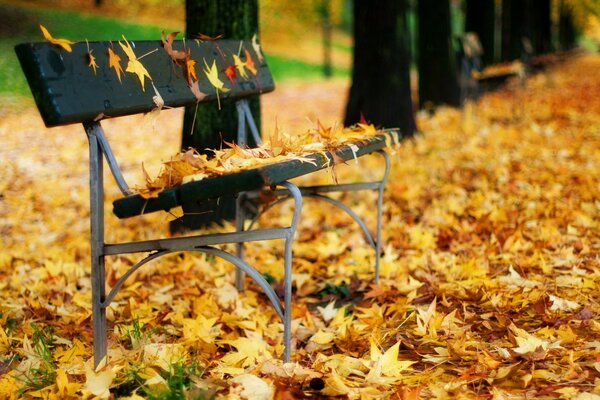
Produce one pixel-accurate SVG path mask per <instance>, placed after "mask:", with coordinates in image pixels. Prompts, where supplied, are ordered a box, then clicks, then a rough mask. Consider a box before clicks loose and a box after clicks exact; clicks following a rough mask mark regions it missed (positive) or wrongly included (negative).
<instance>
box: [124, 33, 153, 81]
mask: <svg viewBox="0 0 600 400" xmlns="http://www.w3.org/2000/svg"><path fill="white" fill-rule="evenodd" d="M123 40H124V41H125V44H123V43H121V42H120V41H119V45H120V46H121V48H122V49H123V51H124V52H125V55H127V58H128V59H129V61H128V63H127V68H125V71H126V72H130V73H132V74H135V75H136V76H137V77H138V80H139V81H140V84H141V85H142V91H145V89H144V81H145V78H148V79H150V80H152V78H151V77H150V74H149V73H148V71H147V70H146V67H144V65H142V63H141V62H140V61H139V60H138V59H137V57H136V55H135V53H134V52H133V49H132V48H131V45H130V44H129V42H128V41H127V39H126V38H125V36H123Z"/></svg>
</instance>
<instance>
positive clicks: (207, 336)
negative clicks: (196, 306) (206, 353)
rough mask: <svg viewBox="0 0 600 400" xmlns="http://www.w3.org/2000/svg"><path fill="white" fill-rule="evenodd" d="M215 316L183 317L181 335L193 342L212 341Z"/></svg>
mask: <svg viewBox="0 0 600 400" xmlns="http://www.w3.org/2000/svg"><path fill="white" fill-rule="evenodd" d="M216 322H217V318H206V317H204V316H203V315H199V316H198V317H197V318H196V319H193V318H185V319H184V320H183V337H184V339H185V340H187V341H190V342H195V341H198V340H202V341H204V342H205V343H213V342H214V340H215V336H216V333H215V328H214V326H215V323H216Z"/></svg>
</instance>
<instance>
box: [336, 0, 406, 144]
mask: <svg viewBox="0 0 600 400" xmlns="http://www.w3.org/2000/svg"><path fill="white" fill-rule="evenodd" d="M353 4H354V56H353V59H354V61H353V70H352V86H351V88H350V96H349V99H348V104H347V106H346V116H345V118H344V124H345V125H352V124H355V123H357V122H359V121H360V119H361V114H362V115H364V117H365V118H366V119H367V120H368V121H370V122H372V123H374V124H375V125H378V126H383V127H390V128H391V127H396V128H400V130H401V131H402V134H403V135H405V136H410V135H412V134H413V133H414V131H415V129H416V125H415V119H414V113H413V105H412V100H411V91H410V33H409V29H408V21H407V1H406V0H378V1H369V0H354V3H353Z"/></svg>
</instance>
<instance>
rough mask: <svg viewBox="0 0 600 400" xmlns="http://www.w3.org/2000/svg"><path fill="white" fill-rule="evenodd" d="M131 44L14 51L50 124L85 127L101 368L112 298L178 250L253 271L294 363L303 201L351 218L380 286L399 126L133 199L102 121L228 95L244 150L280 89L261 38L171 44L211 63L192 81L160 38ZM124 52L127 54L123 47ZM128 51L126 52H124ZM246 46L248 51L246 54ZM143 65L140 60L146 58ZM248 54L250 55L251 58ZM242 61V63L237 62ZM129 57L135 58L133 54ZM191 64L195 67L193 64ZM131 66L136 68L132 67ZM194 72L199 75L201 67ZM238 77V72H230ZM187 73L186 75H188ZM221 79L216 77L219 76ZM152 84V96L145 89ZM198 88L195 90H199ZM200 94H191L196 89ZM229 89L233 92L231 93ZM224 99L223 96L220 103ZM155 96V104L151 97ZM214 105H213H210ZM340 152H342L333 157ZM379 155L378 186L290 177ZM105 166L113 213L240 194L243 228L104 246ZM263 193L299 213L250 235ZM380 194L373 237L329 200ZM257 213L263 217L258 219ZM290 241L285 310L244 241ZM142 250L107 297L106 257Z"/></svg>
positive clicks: (35, 46) (29, 46)
mask: <svg viewBox="0 0 600 400" xmlns="http://www.w3.org/2000/svg"><path fill="white" fill-rule="evenodd" d="M125 44H127V45H128V46H130V47H129V49H130V52H128V51H126V50H125V47H123V46H122V45H121V46H117V42H89V43H87V42H82V43H76V44H74V45H73V46H72V52H67V51H66V50H65V49H63V48H61V47H59V46H56V45H53V44H51V43H23V44H20V45H17V46H16V47H15V51H16V53H17V56H18V58H19V61H20V63H21V67H22V69H23V72H24V74H25V76H26V77H27V81H28V82H29V86H30V88H31V91H32V93H33V96H34V98H35V101H36V104H37V106H38V109H39V111H40V114H41V116H42V118H43V120H44V122H45V124H46V126H48V127H54V126H59V125H66V124H72V123H82V124H83V127H84V129H85V132H86V134H87V137H88V140H89V163H90V180H89V182H90V225H91V280H92V315H93V316H92V319H93V334H94V361H95V364H96V365H98V364H99V363H100V361H101V360H102V359H103V358H104V357H105V356H106V354H107V346H108V344H107V320H106V308H107V307H108V306H109V304H110V303H111V302H112V301H113V299H114V298H115V296H116V295H117V293H118V292H119V290H120V288H121V287H122V285H123V284H124V282H125V281H126V280H127V279H128V278H129V277H130V276H131V275H132V274H133V273H134V272H135V271H136V270H138V269H139V268H140V267H142V266H143V265H145V264H146V263H148V262H149V261H152V260H154V259H156V258H158V257H160V256H163V255H166V254H169V253H173V252H181V251H194V252H202V253H207V254H211V255H213V256H216V257H221V258H223V259H225V260H227V261H229V262H231V263H232V264H234V265H235V266H236V267H237V268H236V284H237V287H238V288H240V289H241V288H242V286H243V276H244V274H247V275H248V276H250V278H252V279H253V280H254V281H255V282H256V283H257V284H258V286H259V287H260V288H261V289H262V290H263V291H264V293H265V294H266V296H267V297H268V299H269V300H270V302H271V303H272V305H273V307H274V308H275V310H276V312H277V314H278V315H279V317H280V318H281V319H282V321H283V326H284V328H283V330H284V334H283V341H284V345H285V351H284V355H283V358H284V360H285V361H286V362H288V361H289V360H290V352H291V345H290V343H291V303H292V240H293V237H294V233H295V231H296V228H297V226H298V220H299V218H300V212H301V208H302V199H303V197H307V196H309V197H314V198H317V199H321V200H324V201H327V202H329V203H331V204H333V205H335V206H337V207H338V208H340V209H341V210H342V211H344V212H345V213H347V214H348V215H349V216H350V217H351V218H352V219H354V220H355V221H356V222H357V223H358V224H359V226H360V227H361V229H362V230H363V232H364V234H365V236H366V238H367V241H368V242H369V243H370V245H371V246H372V247H373V248H374V249H375V259H376V261H375V280H376V281H377V280H378V279H379V258H380V253H381V215H382V201H383V190H384V186H385V183H386V180H387V176H388V171H389V166H390V160H389V157H388V155H387V154H386V153H385V152H383V149H384V148H385V147H386V146H387V145H389V144H390V143H394V144H396V143H398V139H399V138H398V132H397V131H395V130H382V131H378V132H377V133H376V134H375V135H372V136H368V137H365V139H364V140H358V141H355V142H353V143H349V144H347V145H342V146H340V147H339V148H337V149H336V150H331V151H323V152H317V153H314V154H308V155H306V156H303V160H298V159H290V160H285V161H279V162H276V163H273V164H268V165H262V166H259V167H256V168H252V169H247V170H243V171H240V172H235V173H231V174H226V175H222V176H218V177H214V178H206V179H202V180H199V181H193V182H189V183H185V184H182V185H180V186H177V187H174V188H170V189H166V190H164V191H162V192H161V193H160V194H159V195H158V196H157V197H156V198H150V199H146V198H143V197H142V196H140V195H138V194H134V193H133V192H132V191H131V190H130V189H129V187H128V185H127V183H126V182H125V179H124V177H123V174H122V173H121V170H120V168H119V165H118V164H117V161H116V159H115V157H114V155H113V152H112V150H111V147H110V144H109V142H108V140H107V137H106V136H105V134H104V131H103V129H102V126H101V120H102V119H105V118H113V117H120V116H126V115H132V114H139V113H147V112H150V111H152V110H154V109H156V108H157V104H158V103H157V101H156V100H157V99H156V96H159V97H160V98H161V100H162V101H164V105H165V106H168V107H181V106H185V105H190V104H191V105H194V104H197V103H198V102H199V101H200V102H201V103H209V102H219V101H220V100H221V98H229V99H234V100H236V104H237V110H238V144H240V145H243V144H245V143H246V136H247V130H248V128H249V130H250V131H251V134H252V135H253V136H254V138H255V140H256V141H257V143H259V142H260V137H259V133H258V131H257V129H256V126H255V124H254V120H253V118H252V114H251V113H250V109H249V107H248V103H247V101H246V100H245V98H246V97H247V96H249V95H254V94H261V93H265V92H270V91H272V90H273V89H274V84H273V80H272V78H271V75H270V72H269V69H268V67H267V64H266V63H265V61H264V58H263V56H262V54H261V52H260V48H259V47H258V46H257V44H256V42H250V41H240V40H217V41H206V42H200V41H194V40H186V41H179V42H177V43H175V44H173V45H172V48H171V46H168V47H169V48H170V49H171V51H173V49H179V51H181V52H187V54H188V57H190V58H192V59H193V60H197V61H198V63H199V64H200V63H202V64H204V65H205V66H206V68H207V69H205V70H204V71H205V73H206V77H201V78H200V79H198V80H197V81H195V82H193V81H191V80H190V79H189V78H186V74H185V72H184V70H183V69H182V68H180V67H179V66H178V65H176V63H174V61H173V58H172V57H171V56H170V55H169V54H168V52H167V51H165V50H166V47H167V46H166V45H165V46H164V45H163V42H161V41H130V42H125ZM119 47H121V48H119ZM122 49H123V51H121V50H122ZM242 49H243V50H244V51H243V52H242ZM110 52H113V53H114V54H117V55H120V57H121V58H122V59H124V60H125V61H126V60H127V57H128V56H131V55H133V58H134V59H135V60H138V62H143V66H144V67H145V69H146V71H147V73H148V75H149V76H150V77H151V81H150V80H149V79H146V78H145V77H144V76H136V75H135V74H134V73H125V72H122V71H121V72H120V73H118V71H117V69H116V68H113V67H110V66H109V64H112V63H113V62H114V58H113V59H112V61H111V60H110V59H109V54H110ZM90 54H93V56H94V57H95V58H94V60H95V62H96V63H97V69H93V68H91V67H90V64H91V62H90V60H91V58H90ZM142 55H144V56H143V59H141V61H140V60H139V59H138V58H137V57H142ZM244 55H245V58H244ZM240 56H241V57H242V58H244V59H245V61H244V62H245V63H247V64H248V65H250V66H253V67H254V71H252V69H250V71H244V72H246V73H245V74H243V73H240V74H238V75H237V76H235V80H232V84H231V85H230V87H225V86H222V88H225V90H221V91H220V92H221V93H219V90H218V89H217V88H216V87H214V84H213V86H211V85H210V82H208V81H207V79H206V78H209V76H208V72H206V71H207V70H208V69H209V68H210V67H209V66H210V65H211V64H212V65H213V67H215V66H216V70H215V71H218V76H220V77H221V78H222V79H223V81H225V82H227V83H228V86H229V81H228V80H227V78H225V74H224V72H223V71H225V70H226V68H227V67H230V66H232V65H236V64H237V63H238V62H239V63H241V62H242V58H240ZM236 58H237V60H236ZM130 60H131V57H130ZM191 68H194V66H193V65H192V66H191ZM127 70H129V68H127ZM194 72H195V71H194ZM230 75H231V74H230ZM188 76H189V74H188ZM215 76H217V75H215ZM144 81H145V90H143V88H142V84H143V82H144ZM193 83H196V84H197V86H196V87H195V89H194V87H193V85H192V84H193ZM193 89H194V90H193ZM227 89H229V90H227ZM219 96H220V98H219ZM153 97H154V99H153ZM210 106H214V107H216V106H217V105H216V104H213V105H210ZM334 152H335V154H333V153H334ZM371 153H375V154H379V155H381V156H383V158H384V161H385V169H384V171H383V173H382V177H381V179H380V180H377V181H373V182H358V183H350V184H340V185H326V186H312V187H298V186H296V185H295V184H293V183H291V182H290V181H289V180H290V179H292V178H296V177H299V176H302V175H306V174H309V173H311V172H314V171H317V170H321V169H323V168H326V167H327V166H329V165H332V164H333V163H334V161H335V162H339V161H340V160H343V161H348V160H352V159H354V158H356V157H360V156H362V155H365V154H371ZM105 163H106V164H108V167H109V168H110V171H111V172H112V175H113V177H114V179H115V181H116V184H117V185H118V187H119V188H120V190H121V192H122V193H123V197H122V198H120V199H118V200H116V201H114V203H113V211H114V214H115V215H116V216H117V217H118V218H128V217H134V216H138V215H141V214H145V213H150V212H155V211H160V210H169V209H171V208H174V207H178V206H181V205H183V204H187V203H191V202H202V201H207V200H209V199H214V198H218V197H221V196H225V195H236V196H237V212H236V219H237V225H236V227H237V229H236V232H228V233H210V234H201V235H191V236H185V237H176V238H161V239H155V240H147V241H137V242H128V243H106V242H105V238H104V233H105V232H104V222H105V216H104V182H103V167H104V164H105ZM261 190H268V191H271V192H272V193H273V194H274V195H276V196H278V198H279V200H277V201H276V202H275V203H273V204H271V205H274V204H276V203H278V202H281V201H283V200H285V199H291V200H293V202H294V211H293V215H292V216H291V222H290V224H289V225H288V226H285V227H281V228H270V229H252V228H253V225H254V223H255V222H256V219H257V218H258V216H257V217H255V218H254V220H253V221H251V223H250V225H249V226H246V223H245V222H246V215H245V212H244V207H242V206H243V203H244V201H246V199H249V198H250V199H251V198H256V197H258V193H259V192H260V191H261ZM358 190H376V191H377V193H378V197H377V226H376V231H375V234H374V235H373V234H371V233H370V232H369V230H368V229H367V227H366V224H365V223H364V222H363V221H362V220H361V218H359V217H358V215H357V214H356V213H354V212H353V211H352V210H351V209H350V208H349V207H348V206H346V205H344V204H343V203H341V202H340V201H339V200H336V199H334V198H331V197H328V196H327V193H331V192H340V191H358ZM259 216H260V214H259ZM273 239H284V262H283V264H284V301H283V306H282V304H281V302H280V299H279V298H278V296H277V294H276V293H275V291H274V290H273V288H272V287H271V286H270V285H269V284H268V282H267V281H266V280H265V278H264V277H263V276H262V275H261V273H260V272H259V271H258V270H257V269H255V268H254V267H252V266H250V265H249V264H248V263H247V262H245V261H244V260H243V244H244V243H245V242H252V241H261V240H273ZM230 243H235V244H236V246H237V251H236V254H231V253H228V252H226V251H224V250H222V249H220V248H217V247H215V246H217V245H222V244H230ZM128 253H145V254H142V256H141V257H142V258H141V259H140V261H138V262H137V264H135V265H133V266H132V267H131V268H130V269H129V270H128V271H127V272H126V273H125V274H124V275H123V276H122V277H120V279H119V280H118V281H117V283H116V284H115V285H114V287H112V288H111V289H110V290H108V292H107V291H106V289H105V286H106V280H105V264H104V261H105V258H106V257H107V256H114V255H118V254H128Z"/></svg>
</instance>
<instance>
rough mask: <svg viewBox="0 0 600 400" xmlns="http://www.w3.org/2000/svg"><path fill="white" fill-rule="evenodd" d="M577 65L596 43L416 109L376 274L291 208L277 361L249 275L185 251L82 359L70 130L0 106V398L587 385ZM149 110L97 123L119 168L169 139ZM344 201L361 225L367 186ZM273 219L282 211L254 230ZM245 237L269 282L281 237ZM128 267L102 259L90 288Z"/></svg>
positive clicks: (396, 172)
mask: <svg viewBox="0 0 600 400" xmlns="http://www.w3.org/2000/svg"><path fill="white" fill-rule="evenodd" d="M598 70H600V57H599V56H598V55H593V56H584V57H578V58H576V59H573V60H570V61H568V62H566V63H565V64H563V65H561V66H558V67H555V68H553V69H550V70H548V71H546V72H544V73H541V74H538V75H535V76H533V77H530V78H529V79H528V80H527V86H526V87H525V88H523V87H521V86H520V85H514V86H512V85H509V86H508V87H507V88H506V89H505V90H502V91H499V92H495V93H491V94H487V95H485V96H484V97H483V98H482V99H481V100H480V101H479V102H478V103H477V104H474V105H471V106H468V107H467V108H466V109H465V110H463V111H461V110H456V109H440V110H438V111H437V112H436V113H435V114H434V115H426V114H422V115H419V126H420V129H421V130H422V132H423V135H422V136H419V137H417V138H416V139H415V140H414V141H409V142H407V143H405V145H404V146H402V147H401V148H400V149H399V150H398V151H397V153H396V155H395V158H396V161H395V163H394V167H393V171H392V173H391V176H390V181H389V185H388V187H387V189H386V194H385V203H384V204H385V205H384V219H385V222H384V232H383V236H384V241H385V254H384V256H383V259H382V265H381V272H382V279H381V282H380V284H379V285H374V284H373V281H372V278H373V260H374V257H373V252H372V249H371V248H370V247H369V246H367V244H366V243H365V242H364V240H363V239H362V238H361V236H360V232H359V229H358V228H357V227H356V226H355V225H354V224H353V223H352V221H351V220H349V218H347V217H346V216H344V215H343V214H342V213H339V212H336V211H335V210H333V209H330V208H328V207H327V206H324V205H323V204H320V203H314V204H313V203H311V202H310V201H309V200H307V202H306V203H307V204H306V205H305V208H304V210H303V214H302V218H301V226H300V230H299V233H298V237H297V240H296V243H295V245H294V265H293V270H294V276H293V284H294V305H293V309H292V312H293V329H292V330H293V332H292V337H293V345H294V346H295V348H294V351H293V352H292V363H290V364H283V363H282V362H281V361H280V358H281V355H282V353H283V347H282V337H281V336H282V326H281V321H280V320H279V319H278V317H277V315H276V313H275V312H274V311H273V309H272V307H270V306H269V302H268V300H267V299H266V297H265V296H264V295H263V294H261V293H260V291H259V289H258V288H257V287H256V286H255V285H253V284H252V283H251V282H248V285H247V286H248V290H246V291H244V292H241V293H238V292H237V291H236V290H235V289H234V287H233V272H234V271H233V268H232V267H231V266H230V265H229V264H227V263H226V262H224V261H222V260H220V259H215V258H212V257H207V256H203V255H197V254H187V253H186V254H180V255H173V256H169V257H164V258H160V259H159V260H157V261H155V262H153V263H150V264H149V265H147V266H145V267H144V268H142V269H141V270H140V271H138V272H137V273H136V274H135V275H134V277H133V278H131V279H129V280H128V281H127V282H126V284H125V285H124V288H123V290H122V291H121V292H120V294H119V295H118V296H117V298H116V301H115V302H114V303H113V304H112V305H111V306H110V307H109V308H108V310H107V313H108V319H109V327H110V329H109V348H110V350H109V357H108V359H107V360H106V362H105V363H103V364H102V365H101V366H100V367H99V368H97V369H95V368H93V363H92V337H91V336H92V335H91V321H90V315H91V309H90V296H91V294H90V278H89V243H88V229H89V226H88V222H87V221H88V197H87V193H86V192H85V191H82V190H81V189H82V188H83V187H85V186H86V179H87V175H86V167H87V165H86V154H87V151H86V143H85V138H84V135H83V132H80V131H81V128H80V127H66V128H60V130H61V131H57V130H54V131H53V132H52V134H49V135H44V136H43V138H44V140H43V141H42V140H39V138H40V136H39V134H40V130H41V129H42V128H41V123H40V122H32V121H37V120H36V119H35V118H37V117H34V116H35V114H36V111H34V110H28V111H23V112H21V113H20V114H18V115H13V116H7V117H6V118H3V120H2V122H0V137H1V138H2V142H3V143H5V144H7V145H6V146H5V147H4V148H3V157H2V158H3V160H6V162H3V163H1V165H0V176H2V179H0V193H2V197H1V198H0V221H1V222H0V234H1V237H2V241H3V246H2V251H1V252H0V277H1V279H0V299H1V301H0V312H1V316H0V349H1V352H0V397H2V398H18V397H20V396H27V397H40V398H50V399H52V398H55V399H65V398H110V397H111V396H112V397H114V398H130V399H139V398H214V397H216V398H233V399H235V398H243V399H269V398H278V399H291V398H301V397H303V396H312V397H316V398H318V397H320V396H340V397H341V398H351V399H355V398H373V397H377V398H392V399H393V398H396V399H417V398H432V397H436V398H482V399H483V398H485V399H489V398H493V399H508V398H524V397H527V398H570V399H578V400H583V399H595V398H599V397H600V387H599V385H600V323H599V322H598V315H599V313H600V294H599V293H600V292H599V290H598V287H599V284H600V234H599V232H600V229H599V228H600V226H599V224H600V200H599V199H600V174H599V172H598V171H600V165H599V164H600V131H599V128H598V127H600V103H599V102H598V101H597V99H598V98H599V97H600V76H599V75H598V73H597V71H598ZM338 90H339V92H340V93H343V92H344V90H345V88H344V87H342V86H340V87H339V88H338ZM308 92H310V91H309V90H307V91H305V93H308ZM318 98H319V96H315V99H314V101H315V102H318ZM340 98H343V96H340ZM302 101H303V102H306V98H304V97H303V98H302ZM275 103H279V108H277V107H274V109H273V110H271V112H274V113H278V114H283V111H284V110H285V109H292V110H294V112H297V111H298V110H297V109H295V108H293V107H286V103H285V101H280V102H275ZM168 112H172V110H169V111H163V113H168ZM178 115H179V116H180V114H178ZM169 117H170V118H167V119H165V122H162V123H161V122H159V123H157V126H158V128H159V134H156V135H150V136H148V132H147V131H146V129H147V127H144V128H146V129H141V128H140V127H141V126H142V125H143V121H141V120H140V119H136V118H127V119H125V121H124V122H120V121H116V120H115V121H113V120H110V121H107V122H106V124H105V125H106V129H107V131H108V132H109V135H110V132H112V131H113V130H112V129H111V128H115V127H118V128H119V129H115V130H114V131H115V132H119V131H123V130H124V129H125V130H126V131H127V132H129V134H128V135H121V136H115V137H111V138H110V139H111V141H112V142H113V146H114V147H115V148H116V149H119V148H125V149H127V153H120V152H119V150H117V156H119V157H120V160H121V163H122V164H123V165H124V167H125V169H126V173H127V175H128V176H129V175H131V174H133V173H134V172H132V171H135V170H138V169H139V161H140V160H141V159H145V160H146V161H148V160H147V157H148V148H149V147H151V148H164V147H165V146H168V144H170V145H171V146H176V145H177V143H172V141H173V140H172V134H171V133H170V132H169V133H164V134H163V129H164V132H166V131H167V129H168V128H177V126H175V124H174V123H173V122H172V121H173V120H174V119H176V118H172V116H171V115H169ZM119 124H122V125H119ZM126 124H129V125H126ZM16 132H18V134H15V133H16ZM115 142H116V143H115ZM233 151H239V150H233ZM154 161H157V160H154ZM359 163H360V167H359V168H356V167H355V165H354V163H349V165H348V166H341V167H340V169H339V170H338V171H336V173H337V175H338V178H339V179H340V180H342V179H354V178H359V177H360V178H363V177H365V176H368V175H369V174H377V173H379V172H378V171H379V169H378V168H377V167H378V166H379V165H380V164H379V163H380V160H378V159H377V158H376V157H373V159H372V160H371V159H367V158H361V159H359ZM324 179H328V178H324ZM107 181H108V179H107ZM311 182H312V181H311ZM117 192H118V190H117V189H116V188H113V189H111V190H109V192H108V193H107V197H108V198H107V204H109V203H108V202H110V201H111V200H112V199H113V198H115V197H116V196H117V195H118V194H117ZM343 200H344V201H347V202H348V203H352V204H353V205H354V207H355V209H356V211H357V212H358V213H359V214H361V215H365V216H367V223H368V224H371V226H372V224H373V223H374V221H375V216H374V215H372V214H373V204H375V197H374V196H370V195H369V194H357V193H350V194H347V195H345V196H344V198H343ZM289 217H290V213H289V209H288V208H286V206H285V205H284V206H282V207H281V208H276V209H273V210H271V211H270V212H269V215H268V217H265V218H263V219H261V221H260V224H261V225H262V226H266V227H268V226H278V225H280V224H285V223H288V222H289ZM157 218H158V216H156V215H154V216H152V215H149V216H144V217H142V218H141V219H136V220H131V221H130V220H125V221H117V220H116V219H114V218H113V219H109V221H108V226H107V240H108V241H110V242H117V241H123V240H142V239H148V238H151V237H157V236H161V235H164V234H165V231H166V229H167V228H166V224H164V223H162V224H161V223H160V222H161V221H160V220H158V219H157ZM156 222H159V223H158V224H157V223H156ZM225 228H231V227H225ZM246 247H247V249H246V250H247V251H246V253H247V260H248V262H249V263H250V264H252V265H254V266H256V267H257V268H258V269H259V270H260V271H261V272H262V273H263V274H264V275H265V276H266V277H267V278H268V279H269V280H271V281H272V282H273V285H274V287H275V289H276V291H279V290H280V286H281V279H282V276H283V271H282V269H283V268H282V256H281V255H282V249H281V243H278V242H272V243H271V242H268V243H267V242H265V243H252V244H249V245H247V246H246ZM135 261H136V258H135V257H129V256H119V257H114V258H111V259H110V260H108V265H107V266H108V273H107V284H108V285H109V286H110V285H114V283H115V282H116V280H117V279H118V278H119V276H121V275H122V274H123V273H124V272H125V271H127V269H128V268H129V267H130V266H131V265H132V264H133V263H134V262H135Z"/></svg>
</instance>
